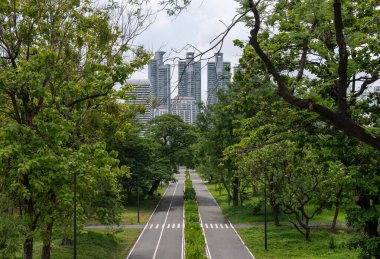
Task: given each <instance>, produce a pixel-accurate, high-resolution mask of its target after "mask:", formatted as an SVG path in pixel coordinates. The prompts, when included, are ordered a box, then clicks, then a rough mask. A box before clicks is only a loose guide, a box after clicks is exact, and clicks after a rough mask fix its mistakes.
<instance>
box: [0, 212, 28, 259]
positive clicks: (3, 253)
mask: <svg viewBox="0 0 380 259" xmlns="http://www.w3.org/2000/svg"><path fill="white" fill-rule="evenodd" d="M25 232H26V227H25V224H24V223H23V222H22V221H21V219H20V218H14V217H13V216H11V215H7V214H5V213H0V257H1V258H4V259H11V258H14V257H15V255H16V254H17V253H18V251H19V249H20V247H21V246H22V243H23V239H24V236H23V235H24V234H25Z"/></svg>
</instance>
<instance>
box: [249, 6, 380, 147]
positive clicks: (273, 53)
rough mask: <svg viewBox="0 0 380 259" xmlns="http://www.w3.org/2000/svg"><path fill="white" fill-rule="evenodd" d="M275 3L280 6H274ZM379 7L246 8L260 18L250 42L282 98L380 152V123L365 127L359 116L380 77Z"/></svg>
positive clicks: (251, 25) (256, 20) (253, 29)
mask: <svg viewBox="0 0 380 259" xmlns="http://www.w3.org/2000/svg"><path fill="white" fill-rule="evenodd" d="M271 3H272V4H274V5H273V6H274V8H268V7H269V6H270V4H271ZM375 6H378V4H376V3H375V2H374V1H360V0H359V1H340V0H334V1H327V0H326V1H320V2H314V1H305V2H302V1H280V2H278V3H273V2H272V1H257V2H254V1H253V0H249V1H248V3H247V2H246V3H245V5H244V4H243V8H244V9H245V10H249V11H251V12H252V14H253V19H254V21H253V22H252V21H249V22H248V24H249V26H250V27H252V30H251V32H250V41H249V44H250V45H251V46H252V48H253V49H254V50H255V51H256V53H257V55H258V56H259V58H260V59H261V61H262V62H263V64H264V65H265V67H266V69H267V70H268V73H270V75H271V76H272V77H273V80H274V81H275V82H276V84H277V87H278V93H279V95H280V96H281V97H282V98H283V99H284V100H285V101H286V102H289V103H290V104H292V105H294V106H296V107H299V108H301V109H306V110H310V111H312V112H316V113H317V114H319V115H320V116H321V117H322V118H324V119H326V120H329V121H330V122H331V123H332V124H333V125H334V126H335V127H336V128H337V129H338V130H341V131H343V132H344V133H345V134H346V135H348V136H352V137H355V138H357V139H359V140H360V141H362V142H364V143H366V144H368V145H370V146H372V147H374V148H375V149H378V150H379V149H380V136H379V125H378V124H377V123H376V124H375V125H373V126H372V125H371V124H368V123H365V122H363V121H362V120H361V119H360V115H359V117H358V114H355V109H356V105H357V103H360V102H361V100H360V97H361V96H362V95H363V93H364V91H365V90H367V89H368V88H369V87H370V85H371V84H372V83H374V82H376V81H378V80H379V79H380V77H379V72H378V71H379V68H380V64H379V63H378V62H377V61H376V59H374V58H372V57H378V56H379V54H380V48H379V46H378V44H377V41H378V37H379V34H378V32H379V31H378V26H376V24H378V19H379V17H380V11H379V10H378V8H375ZM264 10H266V11H269V12H270V14H269V15H267V16H266V18H263V17H261V16H260V13H261V12H264ZM301 12H302V13H303V15H297V14H299V13H301ZM363 20H365V21H366V22H365V23H363V22H362V21H363ZM331 21H333V22H331ZM263 23H266V24H267V25H268V26H267V27H265V28H264V27H263ZM271 26H274V28H275V30H276V32H274V33H272V32H273V31H271V29H270V28H271ZM295 28H297V30H295ZM260 30H261V32H260ZM278 50H280V51H278ZM284 61H285V62H284ZM305 73H308V74H309V75H306V74H305ZM286 75H287V76H286ZM294 75H295V76H294ZM362 75H364V76H362ZM356 84H360V85H359V87H358V88H356ZM350 87H351V89H350ZM361 98H363V97H361ZM369 116H376V115H372V113H371V112H369Z"/></svg>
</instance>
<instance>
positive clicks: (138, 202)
mask: <svg viewBox="0 0 380 259" xmlns="http://www.w3.org/2000/svg"><path fill="white" fill-rule="evenodd" d="M137 223H139V224H140V188H139V187H137Z"/></svg>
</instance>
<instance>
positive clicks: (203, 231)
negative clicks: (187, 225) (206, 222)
mask: <svg viewBox="0 0 380 259" xmlns="http://www.w3.org/2000/svg"><path fill="white" fill-rule="evenodd" d="M197 205H199V204H198V201H197ZM198 215H199V220H200V225H201V227H202V234H203V237H204V238H205V243H206V256H207V257H208V258H210V259H212V257H211V253H210V249H209V248H208V243H207V237H206V233H205V229H204V228H203V222H202V217H201V213H200V212H199V206H198Z"/></svg>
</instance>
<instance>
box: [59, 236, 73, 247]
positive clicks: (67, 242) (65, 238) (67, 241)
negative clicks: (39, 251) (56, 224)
mask: <svg viewBox="0 0 380 259" xmlns="http://www.w3.org/2000/svg"><path fill="white" fill-rule="evenodd" d="M61 245H62V246H72V245H73V240H72V239H70V238H68V236H67V235H66V234H63V237H62V241H61Z"/></svg>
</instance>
